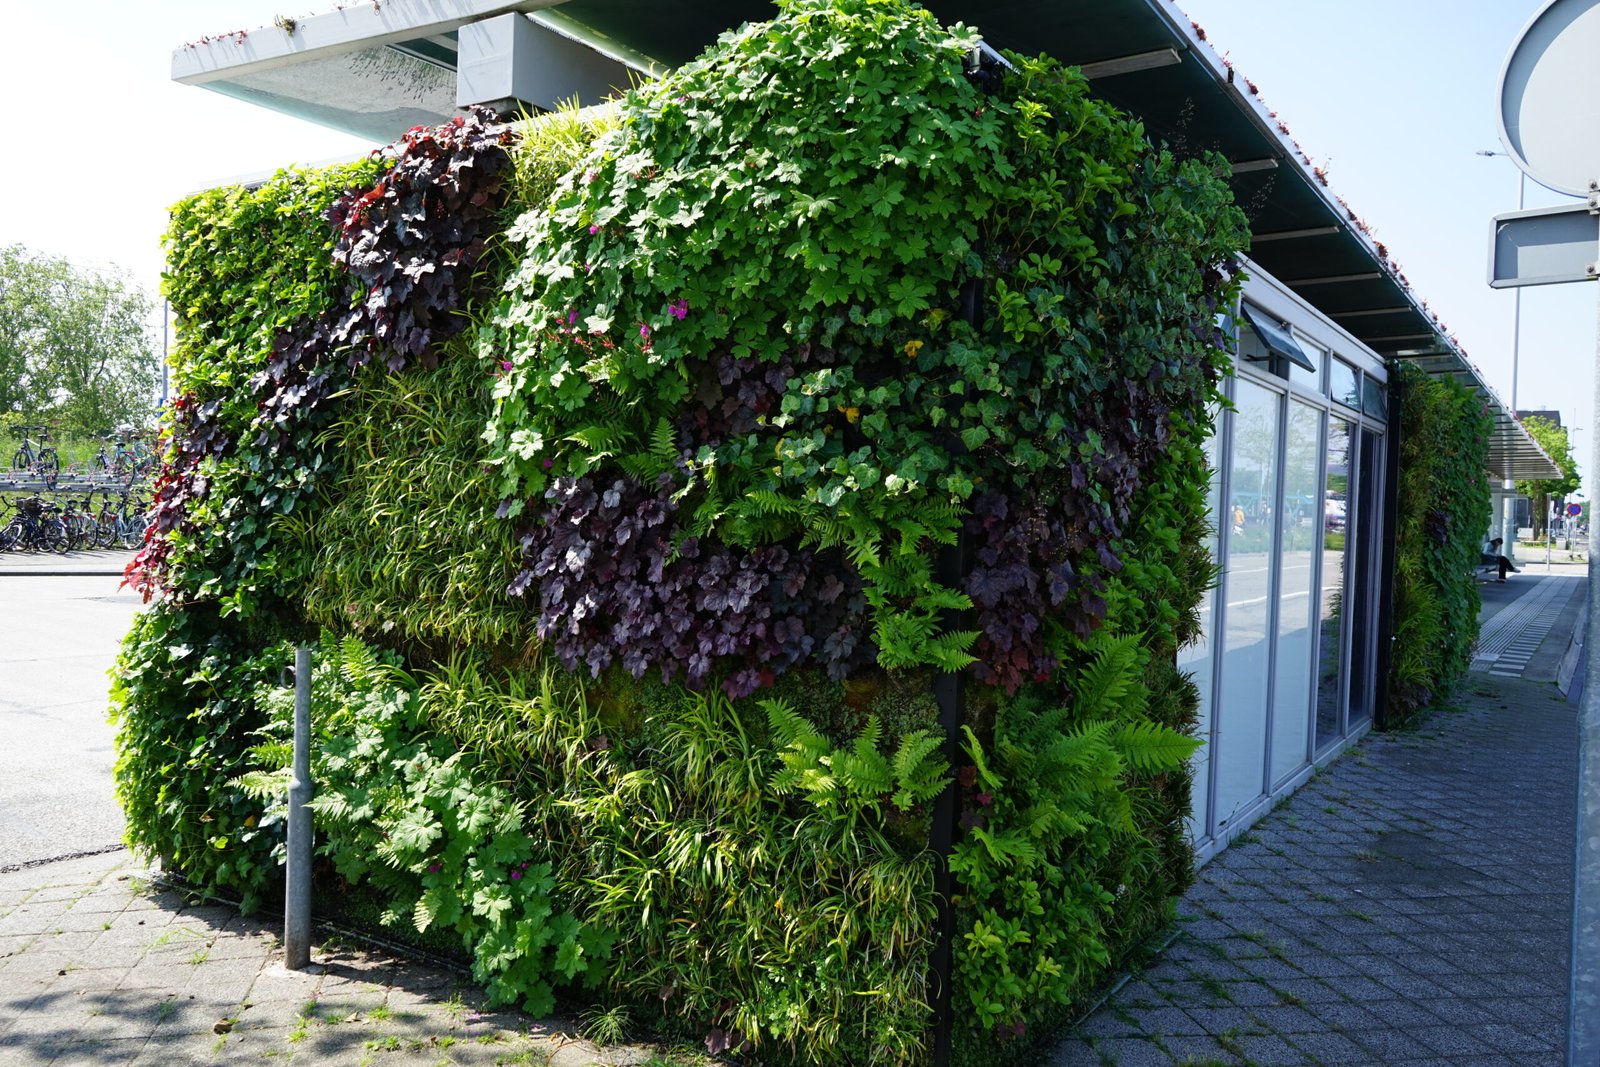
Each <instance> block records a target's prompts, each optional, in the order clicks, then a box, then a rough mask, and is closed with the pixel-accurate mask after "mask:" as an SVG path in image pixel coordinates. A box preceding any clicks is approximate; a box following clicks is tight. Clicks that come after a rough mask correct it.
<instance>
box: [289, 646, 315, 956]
mask: <svg viewBox="0 0 1600 1067" xmlns="http://www.w3.org/2000/svg"><path fill="white" fill-rule="evenodd" d="M311 794H312V782H311V650H310V649H309V648H297V649H295V650H294V765H293V769H292V770H291V772H290V778H289V863H288V871H287V873H286V875H285V880H284V902H283V965H284V966H285V967H287V968H288V969H289V970H291V971H299V970H303V969H305V968H306V967H307V966H308V965H309V964H310V963H311V809H310V808H308V807H306V804H307V802H308V801H310V800H311Z"/></svg>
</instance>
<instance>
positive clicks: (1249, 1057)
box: [1236, 1034, 1314, 1067]
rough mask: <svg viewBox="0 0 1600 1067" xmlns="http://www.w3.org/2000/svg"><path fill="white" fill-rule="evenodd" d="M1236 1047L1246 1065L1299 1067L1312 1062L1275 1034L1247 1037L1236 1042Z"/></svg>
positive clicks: (1300, 1051)
mask: <svg viewBox="0 0 1600 1067" xmlns="http://www.w3.org/2000/svg"><path fill="white" fill-rule="evenodd" d="M1236 1047H1237V1048H1238V1051H1239V1054H1240V1055H1241V1056H1243V1057H1244V1059H1245V1062H1246V1063H1271V1064H1275V1065H1281V1067H1299V1065H1301V1064H1311V1063H1313V1062H1314V1061H1313V1060H1312V1059H1311V1058H1310V1057H1309V1056H1307V1055H1306V1054H1305V1052H1303V1051H1302V1050H1300V1049H1297V1048H1295V1047H1294V1046H1293V1045H1291V1044H1289V1042H1288V1041H1285V1040H1284V1039H1283V1038H1281V1037H1278V1036H1277V1035H1275V1034H1267V1035H1264V1036H1254V1035H1248V1036H1245V1037H1241V1038H1239V1039H1238V1040H1237V1043H1236Z"/></svg>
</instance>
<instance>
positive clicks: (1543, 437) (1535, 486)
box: [1517, 415, 1583, 540]
mask: <svg viewBox="0 0 1600 1067" xmlns="http://www.w3.org/2000/svg"><path fill="white" fill-rule="evenodd" d="M1522 425H1523V428H1524V429H1526V430H1527V431H1528V435H1529V436H1530V437H1532V438H1533V439H1534V440H1535V441H1537V442H1538V443H1539V447H1540V448H1542V449H1544V450H1545V452H1546V453H1548V454H1549V456H1550V458H1551V459H1553V460H1555V463H1556V466H1557V467H1560V468H1561V472H1562V477H1560V478H1547V479H1544V480H1542V481H1536V482H1523V481H1519V482H1517V492H1519V493H1521V494H1522V495H1523V496H1525V497H1527V498H1528V500H1529V501H1530V502H1531V506H1532V510H1533V536H1534V538H1535V539H1536V540H1538V539H1541V538H1543V537H1544V532H1545V528H1546V526H1547V525H1548V523H1549V521H1550V501H1551V500H1553V499H1563V498H1565V497H1569V496H1571V495H1572V494H1573V493H1576V492H1577V491H1578V487H1579V486H1580V485H1582V484H1583V481H1582V479H1580V478H1579V477H1578V461H1577V460H1575V459H1573V458H1572V445H1571V443H1570V442H1568V440H1567V428H1566V427H1565V426H1560V425H1557V424H1556V423H1554V422H1552V421H1550V420H1549V419H1544V418H1540V417H1539V416H1538V415H1529V416H1528V417H1527V418H1526V419H1524V420H1523V421H1522Z"/></svg>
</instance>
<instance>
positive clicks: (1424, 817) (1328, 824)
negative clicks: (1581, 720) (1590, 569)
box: [1048, 575, 1584, 1067]
mask: <svg viewBox="0 0 1600 1067" xmlns="http://www.w3.org/2000/svg"><path fill="white" fill-rule="evenodd" d="M1532 577H1533V576H1531V575H1528V576H1526V577H1524V578H1523V579H1522V586H1523V587H1522V588H1516V587H1515V585H1514V586H1513V588H1514V589H1515V592H1514V593H1509V592H1508V595H1505V596H1503V597H1497V598H1496V599H1497V600H1498V601H1499V602H1498V603H1494V604H1486V614H1488V613H1490V612H1494V611H1503V610H1511V609H1512V608H1513V607H1514V603H1515V600H1516V599H1517V598H1520V597H1522V596H1529V597H1530V599H1541V598H1543V599H1549V596H1550V594H1552V593H1557V594H1558V595H1559V597H1560V598H1561V599H1562V600H1563V601H1564V603H1565V605H1566V608H1565V611H1564V613H1563V616H1562V618H1561V619H1560V620H1558V622H1557V624H1556V625H1554V626H1552V627H1550V629H1549V633H1548V636H1547V637H1546V638H1545V640H1544V643H1543V647H1541V648H1540V649H1539V650H1538V652H1537V653H1536V654H1535V655H1533V656H1531V657H1530V658H1529V659H1528V661H1527V664H1526V666H1523V667H1521V669H1520V676H1519V677H1502V676H1499V675H1495V674H1490V673H1487V672H1474V673H1472V674H1470V675H1469V676H1468V678H1467V680H1466V682H1465V683H1464V685H1463V687H1462V692H1461V693H1460V694H1459V695H1458V697H1457V699H1456V701H1455V702H1454V704H1452V705H1451V706H1450V707H1448V708H1446V709H1444V710H1439V711H1435V712H1433V713H1432V714H1431V715H1430V716H1429V717H1428V719H1427V720H1426V721H1425V722H1424V724H1423V725H1422V726H1421V728H1419V729H1418V730H1416V731H1415V732H1411V733H1401V734H1373V735H1369V736H1368V737H1367V738H1366V739H1364V740H1363V741H1362V742H1361V743H1360V744H1359V745H1358V746H1356V747H1355V748H1354V749H1352V750H1351V751H1350V752H1348V753H1346V754H1345V755H1344V757H1342V758H1341V759H1339V760H1338V761H1336V762H1335V763H1334V764H1332V765H1331V766H1330V767H1329V768H1327V769H1326V770H1324V771H1323V772H1322V773H1320V774H1319V775H1317V776H1316V777H1315V778H1314V779H1313V780H1312V781H1311V782H1310V783H1308V784H1307V785H1306V786H1305V787H1304V788H1303V789H1301V790H1300V791H1299V792H1298V793H1296V794H1295V795H1294V796H1293V797H1291V798H1290V799H1289V800H1288V801H1287V802H1285V803H1284V804H1282V805H1281V806H1280V807H1279V808H1278V809H1277V810H1275V811H1274V812H1272V813H1271V814H1270V815H1268V816H1267V817H1266V818H1264V819H1263V820H1262V821H1261V822H1260V823H1258V824H1257V825H1256V826H1255V827H1253V828H1252V829H1251V830H1250V832H1249V833H1247V834H1246V835H1245V836H1244V837H1242V838H1240V839H1239V840H1238V841H1237V842H1236V843H1234V844H1233V845H1232V846H1231V847H1229V848H1228V849H1227V850H1226V851H1225V852H1223V853H1222V854H1221V855H1219V856H1218V857H1217V858H1216V859H1214V860H1213V861H1212V862H1211V863H1210V864H1209V865H1207V866H1206V867H1205V868H1203V869H1202V871H1201V874H1200V878H1199V881H1198V882H1197V884H1196V885H1195V886H1194V887H1193V888H1192V889H1191V890H1190V892H1189V893H1188V894H1186V895H1185V897H1184V898H1183V900H1182V901H1181V902H1180V903H1179V914H1180V916H1181V920H1182V921H1181V923H1180V926H1181V929H1182V932H1181V933H1180V935H1179V937H1178V939H1177V940H1176V941H1175V942H1174V943H1173V944H1172V946H1171V947H1170V948H1168V949H1167V950H1166V951H1165V952H1164V953H1163V954H1162V955H1161V957H1160V958H1159V959H1158V960H1156V961H1154V962H1153V963H1152V964H1151V965H1150V966H1149V967H1148V968H1147V969H1146V970H1145V971H1143V972H1142V973H1140V974H1137V975H1135V976H1134V977H1133V978H1132V979H1131V980H1129V981H1128V982H1127V983H1126V984H1125V985H1123V986H1122V987H1121V988H1120V989H1118V990H1116V991H1115V992H1114V993H1113V994H1112V995H1111V996H1110V997H1109V998H1108V999H1107V1001H1106V1003H1105V1004H1104V1005H1102V1006H1101V1007H1100V1009H1099V1010H1097V1011H1096V1012H1095V1013H1094V1014H1093V1015H1091V1016H1090V1017H1089V1018H1088V1019H1086V1020H1084V1021H1083V1022H1082V1023H1081V1024H1080V1025H1079V1026H1078V1027H1077V1028H1076V1029H1075V1030H1074V1031H1073V1033H1072V1034H1070V1035H1069V1036H1068V1037H1067V1039H1066V1040H1065V1041H1064V1043H1063V1044H1062V1045H1061V1046H1060V1047H1059V1048H1058V1049H1057V1050H1056V1052H1055V1055H1054V1056H1053V1058H1051V1059H1050V1060H1049V1061H1048V1062H1049V1063H1050V1064H1051V1065H1052V1067H1072V1065H1079V1064H1113V1063H1114V1064H1119V1065H1121V1067H1135V1065H1142V1064H1162V1065H1166V1064H1205V1065H1212V1064H1240V1063H1254V1064H1260V1065H1269V1067H1288V1065H1293V1064H1325V1065H1335V1064H1336V1065H1338V1067H1362V1065H1374V1067H1376V1065H1388V1064H1406V1065H1411V1067H1424V1065H1428V1067H1478V1065H1489V1064H1518V1065H1521V1064H1526V1065H1530V1067H1531V1065H1535V1064H1539V1065H1545V1064H1548V1065H1550V1067H1559V1065H1561V1064H1562V1063H1563V1062H1564V1059H1565V1050H1566V1033H1567V1030H1566V1014H1567V993H1568V979H1569V957H1570V940H1569V939H1570V934H1571V907H1572V864H1573V837H1574V798H1575V793H1574V789H1575V783H1576V775H1577V752H1576V741H1577V706H1576V705H1574V704H1571V703H1569V702H1568V701H1567V700H1566V699H1565V698H1563V697H1562V695H1561V693H1560V692H1559V691H1558V690H1557V689H1556V687H1555V684H1554V681H1553V679H1554V677H1555V668H1556V666H1557V665H1558V664H1559V662H1560V660H1561V654H1562V652H1563V651H1565V647H1566V643H1567V641H1568V640H1569V639H1570V636H1571V633H1572V629H1573V627H1572V621H1573V615H1574V613H1578V612H1581V611H1582V610H1583V607H1584V600H1583V597H1582V596H1581V595H1576V594H1574V593H1572V591H1571V590H1569V589H1568V588H1566V587H1567V586H1568V585H1569V584H1570V585H1572V586H1574V587H1576V588H1577V589H1578V590H1579V591H1581V587H1582V583H1581V582H1577V583H1568V582H1567V581H1566V580H1565V578H1566V576H1556V575H1552V577H1551V578H1548V579H1542V580H1543V581H1547V582H1552V583H1554V582H1558V581H1559V582H1561V583H1562V588H1560V589H1559V590H1557V589H1554V588H1553V587H1551V586H1547V587H1545V588H1543V589H1540V588H1539V587H1538V585H1536V584H1535V583H1534V582H1531V581H1529V580H1528V579H1529V578H1532ZM1505 588H1506V587H1501V589H1505ZM1557 644H1559V645H1561V648H1559V649H1557V648H1553V646H1554V645H1557Z"/></svg>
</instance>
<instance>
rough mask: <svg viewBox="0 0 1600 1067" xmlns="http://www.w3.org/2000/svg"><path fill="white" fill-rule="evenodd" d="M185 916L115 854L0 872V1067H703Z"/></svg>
mask: <svg viewBox="0 0 1600 1067" xmlns="http://www.w3.org/2000/svg"><path fill="white" fill-rule="evenodd" d="M280 932H281V924H279V923H276V922H274V921H272V919H271V918H270V917H241V916H239V915H238V914H237V913H236V912H234V911H232V910H231V909H228V908H226V907H217V906H214V905H208V904H194V903H190V902H188V901H186V900H185V899H184V898H183V896H182V895H181V894H179V893H177V892H175V891H173V890H170V889H164V888H162V887H161V885H160V884H159V883H158V882H155V881H153V880H152V873H151V871H150V870H149V869H148V868H147V866H146V865H144V864H143V863H141V862H139V861H137V860H136V859H135V858H134V857H133V856H131V855H130V854H128V853H127V852H109V853H102V854H100V855H96V856H88V857H80V858H76V859H69V860H62V861H58V862H54V863H46V864H38V865H34V866H30V867H24V868H21V869H18V870H12V871H6V872H0V1067H45V1065H51V1067H75V1065H79V1064H83V1065H88V1064H94V1065H97V1067H99V1065H104V1064H130V1065H138V1067H158V1065H159V1067H186V1065H190V1064H206V1065H211V1064H222V1063H260V1062H270V1061H274V1060H277V1061H288V1060H299V1061H300V1062H304V1063H313V1064H317V1065H319V1067H321V1065H328V1067H412V1065H425V1067H445V1065H447V1064H459V1065H464V1067H477V1065H482V1067H491V1065H502V1067H503V1065H510V1064H531V1065H547V1064H550V1065H556V1067H600V1065H606V1067H620V1065H638V1064H644V1063H647V1062H649V1063H652V1064H656V1065H659V1067H677V1065H682V1067H692V1065H697V1064H702V1063H708V1062H709V1061H707V1060H705V1059H704V1057H700V1056H697V1055H694V1054H693V1052H692V1051H685V1050H682V1049H668V1048H663V1047H658V1046H653V1045H643V1044H640V1045H624V1046H612V1047H609V1048H599V1047H597V1046H595V1045H593V1044H591V1043H589V1042H588V1041H585V1040H584V1039H583V1038H582V1037H581V1036H580V1029H581V1028H580V1027H579V1026H578V1025H576V1024H574V1023H573V1022H571V1021H570V1020H562V1019H535V1018H532V1017H529V1016H526V1015H523V1014H521V1013H518V1012H513V1011H505V1010H503V1009H491V1008H490V1007H489V1006H488V1005H487V1004H486V1003H485V1002H484V1000H483V997H482V995H481V993H480V992H479V991H478V990H477V989H476V988H475V987H474V986H472V985H471V983H470V979H469V978H468V977H467V976H465V975H464V974H460V973H457V972H453V971H450V970H447V969H442V968H438V967H433V966H429V965H426V964H422V963H417V962H415V961H406V960H399V959H395V958H392V957H390V956H387V955H385V954H383V953H381V952H376V951H369V950H367V949H364V948H361V947H358V946H354V945H351V944H346V943H344V942H342V941H341V940H340V939H339V938H337V937H332V938H328V937H323V938H319V939H317V940H316V941H315V942H314V944H313V950H312V962H313V964H314V967H313V968H312V969H310V970H307V971H302V972H295V971H288V970H285V969H284V967H283V959H282V956H283V954H282V950H281V946H280V944H279V937H278V935H279V933H280Z"/></svg>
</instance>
